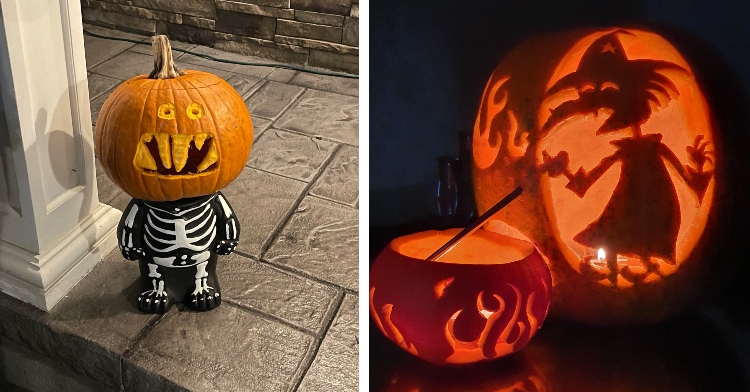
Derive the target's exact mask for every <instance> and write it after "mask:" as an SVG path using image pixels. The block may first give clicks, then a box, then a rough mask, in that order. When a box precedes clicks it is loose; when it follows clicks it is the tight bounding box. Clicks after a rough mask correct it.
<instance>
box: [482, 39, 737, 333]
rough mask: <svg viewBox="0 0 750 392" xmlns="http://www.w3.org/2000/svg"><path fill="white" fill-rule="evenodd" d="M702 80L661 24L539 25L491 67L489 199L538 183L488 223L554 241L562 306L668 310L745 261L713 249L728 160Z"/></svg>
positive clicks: (623, 314)
mask: <svg viewBox="0 0 750 392" xmlns="http://www.w3.org/2000/svg"><path fill="white" fill-rule="evenodd" d="M699 80H700V77H699V75H698V74H697V73H696V69H694V68H693V67H692V66H691V64H689V63H688V61H686V60H685V58H684V57H683V56H682V55H681V54H680V53H679V52H678V50H677V49H676V48H675V47H674V46H673V45H672V44H670V43H669V42H667V40H665V39H664V38H662V37H661V36H659V35H657V34H655V33H653V32H650V31H646V30H643V29H619V28H610V29H602V30H578V31H571V32H565V33H558V34H551V35H545V36H538V37H534V38H532V39H530V40H528V41H526V42H524V43H522V44H521V45H520V46H519V47H517V48H516V49H514V50H513V51H512V52H511V53H510V54H509V55H508V56H507V57H506V58H505V59H504V60H503V61H501V63H500V64H499V65H498V67H497V68H496V69H495V71H494V73H493V74H492V76H491V77H490V80H489V81H488V84H487V87H486V88H485V92H484V94H483V97H482V100H481V104H480V110H479V114H478V116H477V121H476V124H475V129H474V140H473V148H474V150H473V155H474V163H473V180H474V190H475V195H476V201H477V206H478V209H479V212H480V213H482V212H484V211H486V210H487V209H489V208H490V207H491V206H492V205H494V203H496V202H497V201H498V200H499V199H500V198H501V197H502V196H503V195H504V194H505V193H507V192H509V191H510V190H512V189H513V188H514V187H516V186H522V187H523V188H524V193H523V194H522V195H521V196H520V197H519V198H518V200H517V201H516V202H515V203H513V204H512V205H509V206H508V207H507V208H506V209H504V210H503V211H501V212H500V213H499V214H497V215H496V216H495V221H494V222H491V223H490V224H489V225H488V226H487V227H486V228H487V229H490V230H495V231H498V232H501V233H506V234H508V233H512V235H514V236H516V237H518V238H524V239H528V240H530V241H533V242H534V243H535V244H537V245H538V246H539V247H540V250H541V251H542V253H543V254H544V255H545V257H546V258H547V260H548V262H549V265H550V269H551V270H552V275H553V285H554V290H553V293H554V294H553V298H552V305H551V310H550V313H551V315H552V316H553V317H559V318H566V319H572V320H576V321H580V322H586V323H591V324H627V323H650V322H657V321H660V320H663V319H665V318H666V317H669V316H672V315H674V314H676V313H678V312H680V311H682V310H683V309H685V308H686V307H687V306H689V305H691V304H693V303H695V301H697V300H699V299H700V298H703V297H704V296H705V294H706V293H707V292H709V291H711V290H712V289H711V288H710V287H708V286H712V285H714V281H713V279H714V277H715V276H717V275H716V271H718V270H719V269H724V268H725V267H726V265H727V264H731V262H730V261H727V262H726V263H724V264H725V265H724V266H718V264H720V263H717V262H715V261H713V257H707V254H708V253H707V251H708V249H710V248H711V244H714V243H715V241H716V233H715V232H716V225H717V222H716V219H717V214H718V210H719V208H720V204H719V203H718V200H717V197H718V195H721V194H725V193H724V192H725V191H724V190H725V189H726V187H727V185H726V183H725V181H726V179H727V175H726V168H727V167H726V166H725V163H724V161H723V154H722V152H723V151H724V150H725V146H724V145H723V144H722V138H721V134H720V133H719V130H720V128H721V127H720V124H719V122H718V121H717V120H716V119H715V117H714V113H713V111H712V108H711V106H710V105H709V101H708V100H707V98H706V94H705V93H704V89H703V85H702V84H701V83H699ZM599 250H601V252H599ZM717 266H718V268H717ZM702 279H705V280H704V281H703V282H702V281H701V280H702ZM706 280H710V281H711V282H710V284H709V282H707V281H706Z"/></svg>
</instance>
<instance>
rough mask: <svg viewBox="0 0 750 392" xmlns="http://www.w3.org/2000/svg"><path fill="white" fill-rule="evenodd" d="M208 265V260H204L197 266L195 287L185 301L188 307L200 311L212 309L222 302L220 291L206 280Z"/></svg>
mask: <svg viewBox="0 0 750 392" xmlns="http://www.w3.org/2000/svg"><path fill="white" fill-rule="evenodd" d="M207 265H208V261H204V262H202V263H200V264H197V265H196V266H195V267H196V272H195V289H194V290H193V293H192V294H191V295H190V299H188V300H187V301H186V302H185V304H186V305H187V306H188V307H190V308H192V309H195V310H199V311H206V310H211V309H213V308H215V307H217V306H219V304H220V303H221V296H220V295H219V293H218V291H217V290H215V289H214V288H213V287H211V286H209V285H208V283H207V282H206V280H207V278H208V272H207V271H206V266H207Z"/></svg>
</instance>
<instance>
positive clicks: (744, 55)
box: [369, 0, 750, 226]
mask: <svg viewBox="0 0 750 392" xmlns="http://www.w3.org/2000/svg"><path fill="white" fill-rule="evenodd" d="M370 10H371V16H370V48H371V49H370V80H371V83H370V127H369V128H370V131H369V132H370V135H369V136H370V173H369V175H370V224H371V225H374V226H384V225H393V224H399V223H404V222H409V221H413V220H416V219H420V218H424V217H425V216H427V215H429V214H430V213H434V212H435V209H436V207H435V206H436V200H435V197H436V189H437V176H438V173H437V164H436V158H437V157H438V156H443V155H456V154H457V153H458V138H457V133H458V132H459V131H462V130H465V131H471V130H472V129H473V126H474V119H475V117H476V113H477V108H478V105H479V100H480V97H481V94H482V91H483V89H484V86H485V83H486V82H487V79H488V78H489V76H490V74H491V73H492V70H493V69H494V68H495V66H496V65H497V64H498V63H499V62H500V60H501V59H502V58H503V56H504V55H505V54H507V53H508V52H509V51H510V50H511V49H512V48H513V47H514V46H516V45H517V44H519V43H520V42H521V41H523V40H524V39H525V38H528V37H530V36H531V35H533V34H534V33H539V32H547V31H558V30H564V29H569V28H574V27H578V26H611V25H614V24H626V25H646V26H659V25H668V26H679V27H683V28H685V29H687V30H689V31H691V32H693V33H695V35H697V36H698V37H700V38H703V39H705V40H707V41H708V42H709V43H710V44H711V45H712V46H713V47H714V48H715V49H716V50H717V51H718V52H719V53H720V54H721V55H722V56H724V57H725V59H726V60H727V61H728V62H729V64H731V67H733V69H734V70H736V71H737V72H738V73H739V80H741V81H742V84H743V86H744V89H745V91H748V90H750V2H748V1H742V0H734V1H733V0H716V1H699V0H690V1H676V0H649V1H606V0H599V1H592V0H571V1H568V0H566V1H554V0H538V1H516V0H512V1H502V0H498V1H481V0H465V1H425V0H410V1H397V0H381V1H376V2H373V3H372V5H371V9H370Z"/></svg>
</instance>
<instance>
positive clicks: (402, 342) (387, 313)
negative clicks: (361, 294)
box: [370, 287, 419, 356]
mask: <svg viewBox="0 0 750 392" xmlns="http://www.w3.org/2000/svg"><path fill="white" fill-rule="evenodd" d="M374 295H375V288H374V287H373V288H372V289H370V309H371V310H373V308H374V305H373V302H372V298H373V296H374ZM381 310H382V311H383V320H382V321H381V320H380V318H379V317H378V313H377V312H374V311H372V312H371V314H373V315H374V317H375V323H376V324H377V325H378V328H380V331H381V332H383V334H385V335H386V336H393V338H394V339H395V340H394V341H395V342H396V343H397V344H398V345H399V347H401V348H402V349H404V350H406V351H407V352H409V353H411V354H414V355H416V356H419V352H418V351H417V348H416V347H414V344H411V343H406V339H404V335H402V334H401V331H399V330H398V328H396V326H395V325H394V324H393V321H391V314H392V313H393V304H385V305H383V307H382V308H381ZM385 327H388V330H386V329H385ZM389 332H390V333H389Z"/></svg>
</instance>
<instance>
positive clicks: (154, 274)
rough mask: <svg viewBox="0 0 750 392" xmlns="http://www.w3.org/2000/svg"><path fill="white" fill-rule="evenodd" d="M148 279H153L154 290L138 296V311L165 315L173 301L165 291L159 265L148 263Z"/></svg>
mask: <svg viewBox="0 0 750 392" xmlns="http://www.w3.org/2000/svg"><path fill="white" fill-rule="evenodd" d="M147 265H148V269H149V272H148V277H149V278H152V279H151V283H152V285H153V289H151V290H146V291H144V292H142V293H141V294H140V295H139V296H138V309H139V310H141V311H143V312H148V313H164V312H166V311H167V310H168V309H169V308H170V307H171V306H172V301H171V299H170V298H169V296H168V295H167V292H166V291H164V280H162V279H160V278H161V277H162V276H161V274H160V273H159V271H158V267H159V266H158V265H156V264H153V263H148V264H147Z"/></svg>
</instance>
